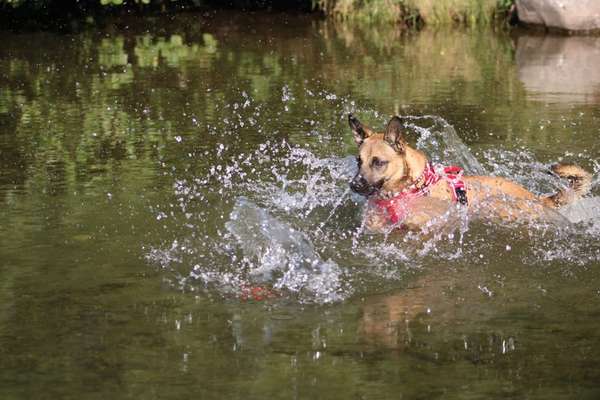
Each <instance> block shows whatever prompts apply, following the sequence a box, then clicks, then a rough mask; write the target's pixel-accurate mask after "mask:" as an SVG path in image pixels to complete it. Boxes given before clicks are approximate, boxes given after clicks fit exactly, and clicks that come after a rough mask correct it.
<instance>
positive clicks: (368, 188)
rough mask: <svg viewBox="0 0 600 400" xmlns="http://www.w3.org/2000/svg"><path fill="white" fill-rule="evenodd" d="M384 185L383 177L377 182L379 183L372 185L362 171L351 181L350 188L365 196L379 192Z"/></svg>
mask: <svg viewBox="0 0 600 400" xmlns="http://www.w3.org/2000/svg"><path fill="white" fill-rule="evenodd" d="M382 186H383V179H382V180H381V181H380V182H377V184H375V185H371V184H369V182H367V180H366V179H365V178H364V177H363V176H362V175H361V174H360V173H358V174H356V175H355V176H354V179H352V181H351V182H350V189H352V191H354V192H355V193H358V194H362V195H363V196H370V195H372V194H374V193H376V192H378V191H379V190H380V189H381V187H382Z"/></svg>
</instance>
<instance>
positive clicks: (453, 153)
mask: <svg viewBox="0 0 600 400" xmlns="http://www.w3.org/2000/svg"><path fill="white" fill-rule="evenodd" d="M282 92H283V96H282V102H283V103H285V104H286V105H288V104H290V105H291V104H292V103H293V97H292V96H291V93H292V89H291V88H288V87H284V88H283V89H282ZM297 93H300V92H297ZM309 96H311V97H314V98H315V99H316V101H318V100H319V99H321V100H322V101H327V102H332V103H335V104H336V105H337V107H338V109H339V112H340V115H342V117H340V119H339V120H335V121H334V122H332V123H331V124H332V125H325V124H324V122H322V121H318V120H314V119H306V121H305V122H306V125H307V129H308V130H309V135H311V136H310V137H312V136H314V135H317V136H319V137H320V138H321V139H322V138H324V137H331V134H330V133H329V132H331V131H332V130H333V131H336V130H337V131H339V129H346V128H339V127H338V124H339V123H343V122H344V117H345V114H346V113H347V112H348V111H355V105H354V103H352V102H350V101H348V100H347V99H345V98H342V97H340V96H335V97H333V96H331V93H328V92H317V93H313V92H311V93H309ZM241 97H242V98H243V100H244V102H243V106H241V107H240V106H238V107H235V106H232V107H224V109H225V110H228V112H229V113H230V114H229V115H228V114H227V113H225V115H224V117H223V120H224V121H225V120H226V121H228V122H223V124H225V125H224V126H220V127H212V128H211V129H212V131H214V134H215V135H217V134H218V132H231V131H234V130H236V129H237V130H239V129H248V127H252V128H251V129H253V130H256V131H258V132H264V131H265V130H266V129H267V128H266V127H265V126H263V125H262V124H263V122H261V121H263V120H264V115H263V114H262V113H263V112H264V111H263V110H264V108H263V107H262V106H261V105H260V104H257V103H255V102H254V100H253V99H252V98H251V97H250V96H248V95H247V94H246V95H245V96H241ZM362 111H364V112H366V113H370V114H372V115H374V116H375V117H376V118H380V117H381V116H379V114H378V113H377V112H376V111H371V110H361V112H362ZM405 119H406V121H407V122H406V126H407V127H408V128H409V129H411V130H413V131H415V132H416V133H417V134H418V137H419V138H418V141H417V147H418V148H419V149H421V150H423V151H425V152H426V153H428V154H429V155H430V157H431V159H432V160H433V161H434V162H439V163H441V164H445V165H449V164H454V165H460V166H463V167H464V168H465V170H466V172H467V173H469V174H490V175H496V176H504V177H508V178H510V179H512V180H515V181H517V182H519V183H521V184H523V185H524V186H525V187H527V188H529V189H531V190H532V191H534V192H536V193H551V192H553V191H555V190H556V189H557V188H558V187H560V184H561V182H560V181H558V180H557V179H556V177H553V176H552V175H549V174H547V173H546V170H547V167H548V165H546V164H544V163H542V162H540V161H539V160H537V159H536V157H535V156H534V155H533V153H531V152H530V151H528V150H527V149H516V150H507V149H501V148H496V149H491V150H486V151H485V152H483V155H482V156H481V157H480V159H478V158H477V157H475V155H474V154H473V153H472V152H471V151H470V150H469V148H468V147H467V146H466V145H465V144H464V143H463V142H462V141H461V140H460V138H459V136H458V135H457V133H456V131H455V130H454V128H453V127H452V126H451V125H449V124H448V123H447V122H446V121H445V120H443V119H442V118H440V117H436V116H422V117H421V116H407V117H405ZM344 126H345V125H344ZM217 128H218V129H217ZM344 132H345V131H344ZM343 134H344V135H345V133H343ZM328 135H329V136H328ZM293 140H294V138H293V137H292V138H287V139H279V140H278V139H272V138H270V139H269V138H267V139H266V140H264V141H263V142H262V143H259V144H257V145H255V146H253V147H252V148H243V149H241V150H235V149H232V148H231V144H228V145H223V144H222V143H220V142H219V141H217V142H216V143H215V144H214V149H213V150H211V149H208V150H205V151H204V152H203V153H202V155H203V157H205V158H206V160H208V161H206V162H208V163H210V164H209V165H208V167H207V166H206V165H202V167H201V169H200V171H208V172H207V173H205V174H202V173H194V171H193V170H191V171H190V173H187V174H185V173H184V174H179V175H177V174H176V173H174V184H173V201H172V202H170V203H169V206H168V207H166V208H165V207H164V206H163V207H158V206H157V207H153V208H152V210H153V213H154V214H155V216H156V218H157V219H159V220H160V222H161V223H163V225H162V227H163V228H164V230H165V231H164V237H165V240H164V242H163V243H159V244H155V245H153V246H150V249H149V250H148V253H147V257H148V259H149V260H151V261H152V262H153V263H154V264H156V265H159V266H160V267H162V268H163V269H164V270H165V271H169V272H170V275H166V277H167V280H168V281H170V282H171V283H172V284H173V286H176V287H180V288H184V289H186V290H192V291H197V290H204V291H208V293H216V294H217V295H219V296H225V297H229V296H232V297H236V298H239V297H241V294H242V293H243V290H244V289H243V288H247V287H253V286H260V287H266V288H269V289H270V290H275V291H277V292H278V293H280V294H281V297H280V298H279V299H285V300H286V301H287V300H292V299H293V300H294V301H298V302H302V303H330V302H335V301H343V300H345V299H348V298H350V297H352V296H359V295H361V294H362V293H365V292H368V291H370V290H382V289H383V288H385V287H393V286H394V284H395V282H396V283H397V282H400V281H402V280H404V279H406V277H407V274H412V273H413V271H418V270H421V269H423V268H435V269H444V268H453V267H454V266H455V265H457V264H461V263H464V264H473V263H474V264H477V265H485V264H486V263H493V262H496V260H497V259H498V255H499V254H506V255H510V257H512V258H513V259H514V260H517V261H516V262H518V263H522V264H523V265H527V266H535V265H548V263H552V262H556V261H558V262H564V261H568V262H569V263H571V264H578V265H586V263H590V262H597V261H598V260H600V244H599V241H598V240H597V239H598V235H599V234H600V221H599V219H598V217H597V215H600V213H599V212H598V210H599V209H600V201H599V200H597V198H596V197H591V198H588V199H584V200H583V201H582V202H580V203H578V204H573V205H570V206H568V207H565V208H564V209H562V210H560V212H561V213H562V215H563V216H565V217H566V219H567V220H568V221H570V223H569V222H567V221H564V220H560V218H556V221H552V219H550V221H537V220H528V219H527V218H521V219H518V220H516V221H514V222H511V223H503V224H501V225H499V224H497V223H494V222H489V221H485V220H477V219H476V218H475V219H474V218H473V217H472V216H470V215H468V214H467V213H465V212H464V210H463V209H461V208H456V207H449V209H448V211H447V212H446V213H445V214H443V215H442V216H441V217H440V218H439V222H440V223H439V224H432V225H431V226H430V227H428V228H427V229H425V230H424V232H420V233H410V232H409V233H405V234H398V233H397V232H392V233H389V234H387V235H379V234H377V235H372V234H369V233H368V232H365V230H364V221H363V219H362V212H363V208H364V207H365V202H364V199H363V198H362V197H360V196H357V195H355V194H353V193H350V192H349V189H348V182H349V181H350V180H351V178H352V176H353V175H354V174H355V172H356V168H357V166H356V162H355V157H354V155H350V154H336V155H332V154H321V153H322V148H321V146H320V145H319V143H318V141H317V142H314V143H312V144H311V145H307V144H303V145H298V144H294V143H293ZM303 140H304V139H303ZM185 144H186V141H185V140H184V141H182V142H181V145H185ZM342 153H344V152H342ZM211 154H218V157H217V158H215V159H214V160H211V159H210V155H211ZM596 172H598V171H597V170H596ZM595 182H596V184H595V186H594V190H596V189H597V181H595ZM461 210H462V211H463V212H461ZM559 220H560V221H559ZM374 288H375V289H374Z"/></svg>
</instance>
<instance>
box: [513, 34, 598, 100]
mask: <svg viewBox="0 0 600 400" xmlns="http://www.w3.org/2000/svg"><path fill="white" fill-rule="evenodd" d="M516 42H517V53H516V62H517V68H518V71H519V79H520V80H521V81H522V82H523V84H524V85H525V88H526V89H527V91H529V92H530V93H531V95H532V96H534V97H535V98H538V99H541V100H545V101H549V102H559V103H564V104H566V105H570V104H572V103H574V102H579V103H591V104H597V103H598V102H599V101H600V68H598V65H600V38H598V37H595V36H539V35H538V36H530V35H523V36H519V37H518V38H517V41H516Z"/></svg>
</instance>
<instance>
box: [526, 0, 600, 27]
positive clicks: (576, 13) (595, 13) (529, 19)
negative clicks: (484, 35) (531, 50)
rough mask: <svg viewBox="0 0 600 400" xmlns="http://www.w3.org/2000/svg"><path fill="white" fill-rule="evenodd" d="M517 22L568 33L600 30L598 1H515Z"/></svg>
mask: <svg viewBox="0 0 600 400" xmlns="http://www.w3.org/2000/svg"><path fill="white" fill-rule="evenodd" d="M516 4H517V12H518V14H519V20H521V21H522V22H524V23H526V24H530V25H541V26H545V27H547V28H554V29H564V30H569V31H590V30H598V29H600V1H598V0H517V1H516Z"/></svg>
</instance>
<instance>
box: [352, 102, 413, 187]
mask: <svg viewBox="0 0 600 400" xmlns="http://www.w3.org/2000/svg"><path fill="white" fill-rule="evenodd" d="M348 123H349V124H350V128H351V129H352V133H353V134H354V140H355V141H356V144H357V145H358V157H357V161H358V172H357V174H356V176H355V177H354V179H353V180H352V182H351V183H350V187H351V188H352V190H353V191H355V192H356V193H359V194H362V195H365V196H370V195H375V194H378V195H384V194H386V193H393V192H395V191H399V190H401V189H402V187H403V186H405V185H406V184H408V183H409V182H411V181H412V177H411V176H410V174H409V169H410V168H409V164H410V161H411V160H409V159H410V158H411V154H408V155H407V150H408V149H409V148H408V147H407V144H406V141H405V139H404V136H403V135H402V130H403V125H402V120H401V119H400V118H398V117H393V118H392V119H391V120H390V121H389V122H388V124H387V127H386V128H385V131H384V132H383V133H376V132H374V131H373V130H371V129H370V128H368V127H367V126H365V125H363V124H362V123H361V122H360V121H359V120H358V119H357V118H356V117H354V116H353V115H352V114H349V115H348Z"/></svg>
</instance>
